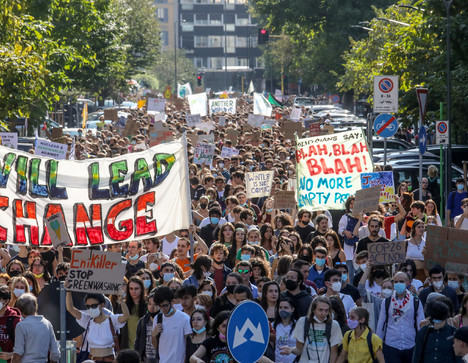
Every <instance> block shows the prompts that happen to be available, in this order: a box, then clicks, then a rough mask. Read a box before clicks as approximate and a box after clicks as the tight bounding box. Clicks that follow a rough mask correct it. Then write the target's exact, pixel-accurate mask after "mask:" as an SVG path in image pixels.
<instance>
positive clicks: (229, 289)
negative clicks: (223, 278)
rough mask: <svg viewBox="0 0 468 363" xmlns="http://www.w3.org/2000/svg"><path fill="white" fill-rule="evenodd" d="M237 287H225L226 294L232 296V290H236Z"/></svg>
mask: <svg viewBox="0 0 468 363" xmlns="http://www.w3.org/2000/svg"><path fill="white" fill-rule="evenodd" d="M236 286H237V285H228V286H226V291H227V292H228V294H233V293H234V289H235V288H236Z"/></svg>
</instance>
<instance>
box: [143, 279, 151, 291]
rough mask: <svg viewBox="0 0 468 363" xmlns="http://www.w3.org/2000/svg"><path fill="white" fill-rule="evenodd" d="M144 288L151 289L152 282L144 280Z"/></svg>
mask: <svg viewBox="0 0 468 363" xmlns="http://www.w3.org/2000/svg"><path fill="white" fill-rule="evenodd" d="M143 286H144V287H145V289H149V287H150V286H151V280H143Z"/></svg>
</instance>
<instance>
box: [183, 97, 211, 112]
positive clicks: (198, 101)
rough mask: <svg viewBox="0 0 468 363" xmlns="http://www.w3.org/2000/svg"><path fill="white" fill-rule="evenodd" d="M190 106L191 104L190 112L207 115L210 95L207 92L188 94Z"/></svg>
mask: <svg viewBox="0 0 468 363" xmlns="http://www.w3.org/2000/svg"><path fill="white" fill-rule="evenodd" d="M187 99H188V102H189V106H190V113H191V114H192V115H196V114H200V116H202V117H203V116H206V115H207V111H206V103H207V102H208V97H207V96H206V93H197V94H195V95H189V96H187Z"/></svg>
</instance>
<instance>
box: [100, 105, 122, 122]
mask: <svg viewBox="0 0 468 363" xmlns="http://www.w3.org/2000/svg"><path fill="white" fill-rule="evenodd" d="M118 119H119V112H118V110H116V109H115V108H108V109H106V110H104V120H111V121H117V120H118Z"/></svg>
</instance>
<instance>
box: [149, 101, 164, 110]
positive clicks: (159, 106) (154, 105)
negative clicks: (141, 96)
mask: <svg viewBox="0 0 468 363" xmlns="http://www.w3.org/2000/svg"><path fill="white" fill-rule="evenodd" d="M148 111H156V112H160V113H165V112H166V100H165V99H164V98H148Z"/></svg>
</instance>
